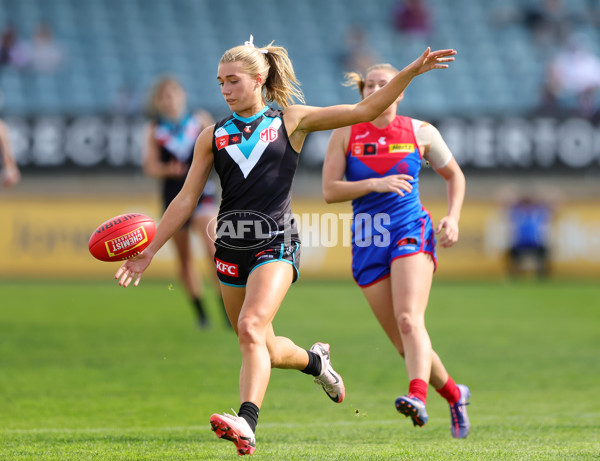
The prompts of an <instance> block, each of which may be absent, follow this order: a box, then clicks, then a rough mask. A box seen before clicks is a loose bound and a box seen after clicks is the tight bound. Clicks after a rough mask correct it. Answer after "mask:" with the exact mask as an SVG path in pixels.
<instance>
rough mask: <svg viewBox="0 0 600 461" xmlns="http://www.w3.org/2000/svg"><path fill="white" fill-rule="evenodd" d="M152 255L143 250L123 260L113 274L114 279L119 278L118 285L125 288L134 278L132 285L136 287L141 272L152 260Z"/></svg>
mask: <svg viewBox="0 0 600 461" xmlns="http://www.w3.org/2000/svg"><path fill="white" fill-rule="evenodd" d="M152 257H153V255H152V254H151V253H150V252H148V251H146V250H144V251H142V252H141V253H140V254H139V255H137V256H134V257H133V258H131V259H128V260H127V261H125V262H124V263H123V265H122V266H121V267H120V268H119V270H118V271H117V273H116V274H115V279H117V280H119V285H121V286H122V287H124V288H127V287H128V286H129V284H130V283H131V282H132V281H133V280H135V282H133V286H134V287H137V286H138V285H139V283H140V279H141V278H142V273H143V272H144V271H145V270H146V268H147V267H148V266H149V265H150V263H151V262H152Z"/></svg>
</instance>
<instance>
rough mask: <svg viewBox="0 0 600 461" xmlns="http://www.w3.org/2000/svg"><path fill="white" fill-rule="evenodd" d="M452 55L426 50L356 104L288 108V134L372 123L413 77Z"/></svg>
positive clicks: (441, 65) (445, 64) (440, 66)
mask: <svg viewBox="0 0 600 461" xmlns="http://www.w3.org/2000/svg"><path fill="white" fill-rule="evenodd" d="M455 54H456V51H455V50H452V49H447V50H437V51H431V50H430V48H427V49H426V50H425V51H424V52H423V54H422V55H421V56H419V57H418V58H417V59H415V60H414V61H413V62H412V63H411V64H409V65H408V66H406V67H405V68H404V69H402V70H401V71H400V72H399V73H398V74H397V75H396V76H395V77H394V78H393V79H391V80H390V81H389V83H388V84H387V85H386V86H385V87H384V88H381V90H380V91H377V92H376V93H373V94H371V95H370V96H369V97H367V98H365V99H363V100H362V101H361V102H359V103H357V104H342V105H336V106H330V107H310V106H301V105H295V106H292V107H290V108H289V109H288V112H291V114H290V115H291V116H290V117H287V118H286V128H287V129H288V131H289V132H290V133H293V132H294V131H299V132H312V131H320V130H331V129H334V128H340V127H342V126H347V125H354V124H356V123H361V122H368V121H371V120H374V119H375V118H377V117H378V116H379V115H381V114H382V113H383V111H385V110H386V109H387V108H388V107H389V106H390V105H391V104H393V102H394V101H395V100H396V99H397V98H398V97H399V96H400V95H401V94H402V92H403V91H404V90H405V89H406V87H408V85H409V84H410V82H411V81H412V79H413V78H414V77H416V76H417V75H420V74H423V73H425V72H428V71H430V70H433V69H445V68H447V67H448V63H449V62H452V61H454V55H455ZM286 115H287V114H286Z"/></svg>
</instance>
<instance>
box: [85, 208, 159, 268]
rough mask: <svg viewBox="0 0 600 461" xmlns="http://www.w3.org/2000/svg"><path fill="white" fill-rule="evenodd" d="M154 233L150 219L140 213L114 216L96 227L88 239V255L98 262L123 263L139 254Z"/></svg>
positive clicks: (153, 226)
mask: <svg viewBox="0 0 600 461" xmlns="http://www.w3.org/2000/svg"><path fill="white" fill-rule="evenodd" d="M155 233H156V224H154V221H153V220H152V218H149V217H148V216H146V215H144V214H141V213H128V214H123V215H120V216H115V217H114V218H112V219H109V220H108V221H106V222H103V223H102V224H100V225H99V226H98V228H97V229H96V230H95V231H94V233H93V234H92V236H91V237H90V241H89V243H88V248H89V249H90V253H91V254H92V256H93V257H94V258H96V259H99V260H100V261H123V260H124V259H129V258H131V257H133V256H135V255H137V254H139V253H140V252H141V251H142V250H143V249H144V248H146V247H147V246H148V245H149V244H150V242H151V241H152V239H153V238H154V234H155Z"/></svg>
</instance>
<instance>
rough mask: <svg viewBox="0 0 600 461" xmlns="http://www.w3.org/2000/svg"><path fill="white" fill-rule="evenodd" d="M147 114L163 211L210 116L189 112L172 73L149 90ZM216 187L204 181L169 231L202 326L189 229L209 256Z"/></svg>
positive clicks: (151, 162) (149, 160) (152, 170)
mask: <svg viewBox="0 0 600 461" xmlns="http://www.w3.org/2000/svg"><path fill="white" fill-rule="evenodd" d="M149 115H150V117H151V119H152V120H151V121H150V122H149V123H148V126H147V129H146V135H145V139H144V141H145V149H144V172H145V173H146V174H147V175H148V176H151V177H153V178H157V179H159V180H160V182H161V195H162V203H163V206H164V210H166V209H167V207H168V206H169V204H170V203H171V201H172V200H173V199H174V198H175V197H176V196H177V194H178V193H179V191H180V190H181V188H182V187H183V184H184V182H185V177H186V175H187V172H188V169H189V167H190V165H191V163H192V157H193V152H194V144H195V142H196V139H197V138H198V135H199V134H200V133H201V132H202V130H203V129H204V128H206V127H207V126H209V125H211V124H212V123H214V120H213V118H212V116H211V115H210V114H209V113H208V112H206V111H203V110H198V111H196V112H194V113H192V112H190V111H189V110H188V107H187V95H186V92H185V90H184V88H183V86H182V85H181V83H179V81H178V80H177V79H175V78H174V77H171V76H167V77H162V78H160V79H159V80H158V81H157V82H156V84H155V85H154V87H153V88H152V90H151V92H150V101H149ZM216 189H217V185H216V184H215V183H214V182H213V181H210V180H209V181H207V183H206V186H205V187H204V190H203V192H202V195H201V196H200V199H199V200H198V204H197V206H196V208H195V210H194V212H193V213H192V216H191V218H190V219H189V220H188V221H186V222H185V223H184V225H183V226H182V227H181V228H180V229H179V230H178V231H177V232H175V234H174V235H173V242H174V243H175V248H176V250H177V260H178V264H179V276H180V279H181V281H182V282H183V285H184V287H185V290H186V292H187V294H188V297H189V298H190V300H191V302H192V305H193V307H194V310H195V312H196V316H197V319H198V324H199V325H200V327H202V328H206V327H207V326H208V325H209V318H208V315H207V313H206V309H205V306H204V302H203V296H202V293H203V290H202V287H203V283H202V279H201V278H198V276H197V274H196V271H195V269H194V257H193V254H192V245H191V232H190V228H192V229H193V230H194V231H196V232H197V233H198V235H199V236H200V240H201V242H202V245H203V249H204V252H205V254H206V255H207V256H208V257H209V258H210V259H211V260H212V258H213V257H214V253H215V245H214V239H215V236H214V230H213V229H212V226H210V222H211V220H212V219H213V218H214V217H215V216H216V214H217V197H216V192H217V190H216ZM210 278H211V280H212V281H214V283H215V287H216V288H217V291H218V292H220V290H219V287H218V281H217V279H216V277H215V276H214V273H212V272H211V274H210ZM221 304H222V300H221ZM227 323H228V324H229V320H227Z"/></svg>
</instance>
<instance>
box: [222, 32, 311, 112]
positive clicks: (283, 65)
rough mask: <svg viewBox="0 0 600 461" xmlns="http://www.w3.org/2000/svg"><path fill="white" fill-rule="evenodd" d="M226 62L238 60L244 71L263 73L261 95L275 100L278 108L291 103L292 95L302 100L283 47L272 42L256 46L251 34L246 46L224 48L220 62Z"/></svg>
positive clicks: (256, 73) (266, 98) (302, 101)
mask: <svg viewBox="0 0 600 461" xmlns="http://www.w3.org/2000/svg"><path fill="white" fill-rule="evenodd" d="M228 62H241V63H242V69H243V71H244V72H245V73H247V74H249V75H251V76H253V77H254V76H256V75H258V74H260V75H262V76H263V96H264V98H265V101H267V103H270V102H274V103H276V104H277V105H279V106H280V107H281V108H285V107H288V106H290V105H292V104H294V98H295V99H297V100H298V101H299V102H301V103H304V95H303V94H302V90H301V89H300V82H299V81H298V79H297V78H296V74H295V72H294V67H293V66H292V61H291V60H290V58H289V56H288V52H287V50H286V49H285V48H283V47H281V46H274V45H273V42H271V43H269V44H268V45H267V46H265V47H264V48H256V47H255V46H254V44H253V43H252V36H251V37H250V42H246V44H245V45H240V46H236V47H234V48H231V49H229V50H227V51H226V52H225V53H224V54H223V56H222V57H221V60H220V61H219V64H222V63H228Z"/></svg>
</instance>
